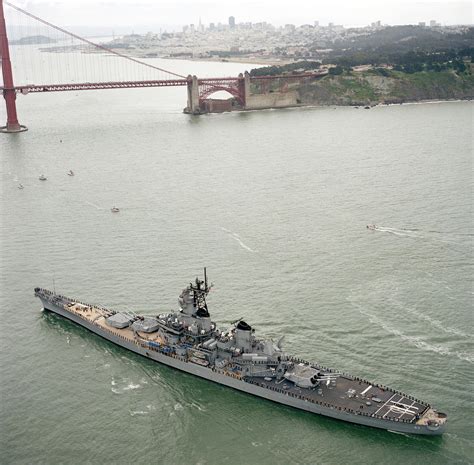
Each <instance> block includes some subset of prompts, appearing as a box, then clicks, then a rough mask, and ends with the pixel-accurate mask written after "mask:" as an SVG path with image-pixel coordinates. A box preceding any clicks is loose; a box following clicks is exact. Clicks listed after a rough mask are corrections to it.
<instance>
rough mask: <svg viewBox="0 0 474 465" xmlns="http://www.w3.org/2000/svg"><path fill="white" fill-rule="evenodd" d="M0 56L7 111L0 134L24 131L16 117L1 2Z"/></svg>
mask: <svg viewBox="0 0 474 465" xmlns="http://www.w3.org/2000/svg"><path fill="white" fill-rule="evenodd" d="M0 55H1V57H2V75H3V97H4V99H5V106H6V109H7V125H6V126H3V127H0V132H22V131H26V130H27V127H26V126H22V125H21V124H20V123H18V116H17V114H16V91H15V86H14V85H13V73H12V64H11V62H10V50H9V47H8V37H7V27H6V25H5V15H4V13H3V1H0Z"/></svg>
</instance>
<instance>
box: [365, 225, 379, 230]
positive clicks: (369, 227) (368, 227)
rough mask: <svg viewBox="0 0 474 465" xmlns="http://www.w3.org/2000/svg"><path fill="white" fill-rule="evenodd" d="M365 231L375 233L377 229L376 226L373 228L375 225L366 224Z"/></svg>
mask: <svg viewBox="0 0 474 465" xmlns="http://www.w3.org/2000/svg"><path fill="white" fill-rule="evenodd" d="M367 229H370V230H372V231H375V230H376V229H377V226H375V224H368V225H367Z"/></svg>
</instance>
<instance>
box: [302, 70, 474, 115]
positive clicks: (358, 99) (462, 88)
mask: <svg viewBox="0 0 474 465" xmlns="http://www.w3.org/2000/svg"><path fill="white" fill-rule="evenodd" d="M385 74H387V75H386V76H382V75H380V74H377V72H375V71H366V72H363V73H346V74H342V75H339V76H331V75H328V76H325V77H324V78H322V79H320V80H318V81H315V82H313V83H311V84H307V85H303V86H298V87H297V88H294V90H296V91H297V93H298V103H300V104H302V105H356V106H365V105H375V104H378V103H403V102H417V101H422V100H450V99H456V100H457V99H474V76H473V75H472V74H468V73H463V74H460V75H458V74H456V73H455V72H453V71H450V70H449V71H442V72H434V71H423V72H418V73H411V74H408V73H403V72H399V71H389V72H386V73H385Z"/></svg>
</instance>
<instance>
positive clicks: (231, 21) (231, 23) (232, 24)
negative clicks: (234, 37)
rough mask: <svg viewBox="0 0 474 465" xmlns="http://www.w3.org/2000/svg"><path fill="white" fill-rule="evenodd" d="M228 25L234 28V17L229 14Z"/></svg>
mask: <svg viewBox="0 0 474 465" xmlns="http://www.w3.org/2000/svg"><path fill="white" fill-rule="evenodd" d="M229 27H230V28H231V29H234V27H235V18H234V17H233V16H229Z"/></svg>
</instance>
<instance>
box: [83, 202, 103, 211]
mask: <svg viewBox="0 0 474 465" xmlns="http://www.w3.org/2000/svg"><path fill="white" fill-rule="evenodd" d="M85 202H86V203H87V205H90V206H91V207H94V208H95V209H96V210H104V208H101V207H99V206H98V205H96V204H95V203H92V202H89V201H87V200H85Z"/></svg>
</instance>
